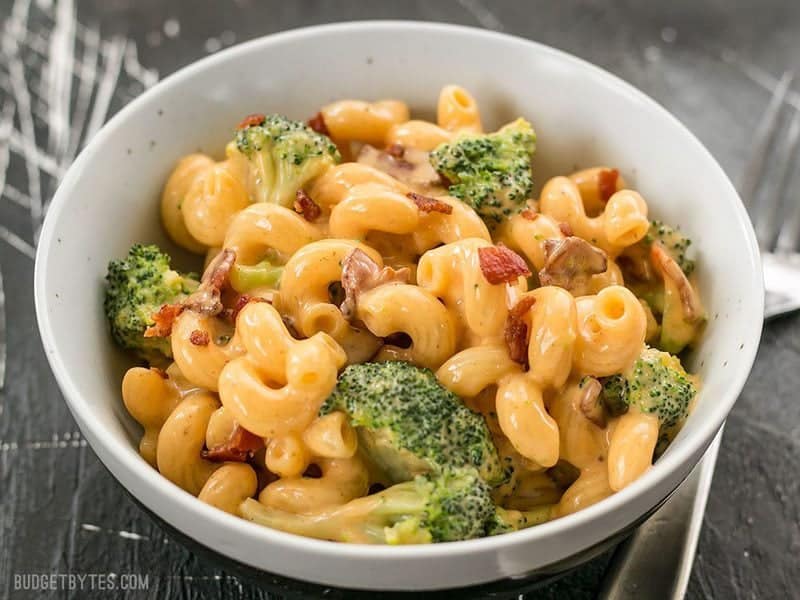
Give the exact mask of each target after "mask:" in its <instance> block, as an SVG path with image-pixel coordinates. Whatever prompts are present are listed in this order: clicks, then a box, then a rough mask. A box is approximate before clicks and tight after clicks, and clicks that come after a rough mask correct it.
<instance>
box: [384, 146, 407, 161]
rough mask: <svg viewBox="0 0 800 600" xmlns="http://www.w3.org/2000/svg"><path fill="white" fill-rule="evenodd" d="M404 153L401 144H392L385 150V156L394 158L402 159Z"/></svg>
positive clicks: (404, 150)
mask: <svg viewBox="0 0 800 600" xmlns="http://www.w3.org/2000/svg"><path fill="white" fill-rule="evenodd" d="M405 153H406V149H405V146H403V145H402V144H397V143H394V144H392V145H391V146H389V147H388V148H386V154H388V155H389V156H394V157H395V158H403V156H404V155H405Z"/></svg>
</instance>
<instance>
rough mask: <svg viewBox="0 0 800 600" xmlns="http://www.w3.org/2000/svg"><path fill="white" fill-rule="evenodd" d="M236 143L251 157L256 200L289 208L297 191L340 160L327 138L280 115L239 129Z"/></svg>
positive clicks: (249, 160) (240, 149) (302, 124)
mask: <svg viewBox="0 0 800 600" xmlns="http://www.w3.org/2000/svg"><path fill="white" fill-rule="evenodd" d="M235 142H236V147H237V149H238V150H239V152H241V153H242V154H243V155H244V156H246V157H247V158H248V163H249V165H250V170H251V178H250V179H251V181H252V182H254V188H255V189H254V190H253V192H254V195H255V198H254V199H255V200H256V201H258V202H272V203H274V204H280V205H281V206H285V207H287V208H289V207H291V206H292V203H293V202H294V199H295V194H296V193H297V190H299V189H300V188H302V187H303V186H304V185H305V184H306V183H308V182H309V181H310V180H312V179H314V178H315V177H317V176H318V175H320V174H322V173H323V172H325V171H326V170H327V169H328V168H329V167H331V166H333V165H335V164H337V163H338V162H339V161H340V160H341V156H340V155H339V150H338V149H337V148H336V145H335V144H334V143H333V142H332V141H331V140H330V139H329V138H328V137H326V136H324V135H322V134H319V133H317V132H316V131H314V130H313V129H311V128H310V127H309V126H308V125H306V124H305V123H303V122H301V121H292V120H290V119H287V118H286V117H283V116H281V115H269V116H268V117H265V119H264V122H263V123H261V124H251V125H249V126H247V127H244V128H243V129H239V130H238V131H237V132H236V139H235Z"/></svg>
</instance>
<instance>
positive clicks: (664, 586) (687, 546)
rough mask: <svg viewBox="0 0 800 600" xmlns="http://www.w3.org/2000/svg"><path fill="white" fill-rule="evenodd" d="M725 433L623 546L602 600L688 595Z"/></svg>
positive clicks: (675, 599)
mask: <svg viewBox="0 0 800 600" xmlns="http://www.w3.org/2000/svg"><path fill="white" fill-rule="evenodd" d="M721 439H722V429H720V431H719V432H718V433H717V436H716V437H715V438H714V441H712V442H711V445H710V446H709V447H708V450H707V451H706V454H705V456H704V457H703V459H702V460H701V461H700V463H699V464H698V465H697V466H696V467H695V468H694V470H693V471H692V472H691V473H690V474H689V477H687V478H686V480H685V481H684V482H683V483H682V484H681V486H680V487H679V488H678V490H677V491H676V492H675V493H674V494H673V495H672V497H671V498H670V499H669V500H667V502H665V503H664V506H662V507H661V508H659V509H658V510H657V511H656V512H655V514H654V515H653V516H652V517H650V518H649V519H648V520H647V521H645V522H644V523H643V524H642V525H641V526H639V528H638V529H637V530H636V531H635V532H634V533H633V535H631V537H630V538H628V540H626V541H625V542H623V543H622V544H620V546H619V547H618V548H617V550H616V552H615V553H614V556H613V557H612V559H611V565H610V566H609V569H608V571H607V573H606V576H605V579H604V580H603V585H602V587H601V590H600V594H599V596H598V597H599V598H601V599H604V600H605V599H608V600H649V599H656V598H657V599H662V598H663V599H667V598H669V599H673V600H678V599H680V598H683V597H684V595H685V594H686V587H687V586H688V585H689V576H690V575H691V573H692V564H693V563H694V555H695V551H696V549H697V540H698V538H699V537H700V529H701V528H702V525H703V515H704V514H705V509H706V502H707V501H708V492H709V490H710V489H711V480H712V478H713V476H714V466H715V465H716V462H717V454H718V453H719V445H720V440H721Z"/></svg>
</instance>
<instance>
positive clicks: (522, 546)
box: [35, 22, 763, 590]
mask: <svg viewBox="0 0 800 600" xmlns="http://www.w3.org/2000/svg"><path fill="white" fill-rule="evenodd" d="M448 83H459V84H461V85H463V86H464V87H466V88H467V89H468V90H470V91H471V92H472V93H473V94H474V95H475V96H476V98H477V100H478V103H479V105H480V108H481V111H482V114H483V117H484V124H485V125H486V126H487V128H489V127H494V126H498V125H500V124H502V123H504V122H506V121H509V120H511V119H513V118H515V117H517V116H518V115H522V116H524V117H526V118H528V119H529V120H530V121H531V122H532V123H533V125H534V127H535V128H536V131H537V134H538V149H537V153H536V156H535V160H534V165H535V169H534V176H535V179H536V182H537V185H541V184H542V183H543V182H544V181H545V180H546V178H547V177H550V176H552V175H555V174H564V173H569V172H571V171H573V170H575V168H576V167H585V166H591V165H595V164H608V165H614V166H616V167H618V168H619V169H620V170H621V171H622V173H623V174H624V175H625V177H626V179H627V180H628V182H630V185H631V186H632V187H634V188H635V189H637V190H639V191H640V192H641V193H642V195H643V196H644V197H645V198H646V199H647V201H648V204H649V206H650V213H651V215H652V216H654V217H656V218H660V219H663V220H666V221H667V222H670V223H673V224H677V225H679V226H680V227H681V229H682V230H683V231H685V232H686V233H688V235H689V236H690V237H691V238H692V239H693V240H694V246H693V248H694V249H695V251H696V253H697V255H698V257H699V263H698V265H699V266H698V277H699V285H700V289H701V291H702V294H703V297H704V300H705V302H706V306H707V308H708V313H709V322H708V326H707V329H706V332H705V335H704V337H703V339H702V342H701V343H700V345H699V346H698V348H697V350H696V351H695V352H694V353H693V355H692V356H691V357H690V359H689V365H688V366H689V368H690V369H692V370H694V371H696V372H698V373H699V374H700V377H701V378H702V380H703V386H702V390H701V392H700V394H699V398H698V401H697V404H696V407H695V409H694V412H693V414H692V415H691V417H690V418H689V419H688V422H687V423H686V426H685V427H684V428H683V431H681V433H680V435H679V436H678V437H677V439H676V440H675V441H674V443H673V444H672V445H671V446H670V448H669V449H668V451H667V452H666V453H665V454H664V455H663V456H662V457H661V458H660V459H659V460H658V461H657V463H656V464H655V466H654V467H653V468H652V469H650V470H649V471H648V472H647V473H646V474H645V475H644V476H643V477H641V478H640V479H639V480H638V481H636V482H635V483H634V484H632V485H630V486H629V487H627V488H625V489H624V490H623V491H621V492H619V493H618V494H615V495H613V496H612V497H610V498H608V499H606V500H603V501H602V502H600V503H598V504H595V505H594V506H591V507H589V508H587V509H586V510H583V511H581V512H579V513H577V514H573V515H570V516H568V517H566V518H562V519H559V520H556V521H552V522H549V523H545V524H543V525H540V526H538V527H534V528H531V529H528V530H525V531H520V532H516V533H512V534H507V535H502V536H498V537H492V538H486V539H478V540H472V541H465V542H457V543H448V544H439V545H428V546H407V547H371V546H362V545H344V544H335V543H331V542H325V541H318V540H313V539H306V538H302V537H296V536H293V535H289V534H286V533H282V532H279V531H273V530H271V529H267V528H264V527H259V526H257V525H254V524H252V523H248V522H246V521H244V520H241V519H237V518H235V517H233V516H230V515H228V514H226V513H223V512H221V511H218V510H216V509H214V508H211V507H210V506H206V505H205V504H203V503H202V502H200V501H199V500H197V499H195V498H194V497H192V496H190V495H189V494H187V493H186V492H184V491H182V490H181V489H179V488H177V487H176V486H174V485H173V484H171V483H170V482H169V481H167V480H166V479H164V478H163V477H162V476H161V475H159V474H158V473H157V472H156V471H155V470H154V469H152V468H151V467H150V466H148V464H147V463H146V462H145V461H144V460H143V459H142V458H141V457H140V456H139V454H138V453H137V450H136V448H137V442H138V437H139V435H140V431H139V428H138V426H137V425H136V423H135V422H133V420H132V419H131V418H130V417H129V416H128V415H127V413H126V412H125V409H124V407H123V405H122V400H121V399H120V381H121V379H122V374H123V372H124V369H125V368H126V367H127V366H129V365H130V364H131V359H130V357H128V356H125V355H123V354H122V353H121V352H120V351H119V350H117V349H116V348H115V347H114V345H113V343H112V341H111V338H110V336H109V334H108V331H107V327H106V323H105V319H104V317H103V310H102V298H103V276H104V274H105V269H106V265H107V263H108V261H109V259H110V258H113V257H119V256H122V255H124V254H125V253H126V251H127V249H128V247H129V246H130V245H131V244H132V243H134V242H142V241H144V242H154V243H159V244H167V242H166V240H165V239H164V235H163V233H162V230H161V227H160V224H159V210H158V202H159V195H160V189H161V186H162V185H163V184H164V181H165V179H166V178H167V176H168V174H169V172H170V170H171V169H172V167H173V166H174V164H175V162H176V160H177V159H178V158H179V157H180V156H181V155H183V154H186V153H189V152H195V151H198V150H199V151H204V152H207V153H210V154H212V155H219V154H220V153H221V151H222V149H223V148H224V145H225V143H226V141H228V140H229V139H230V137H231V132H232V128H233V127H234V126H235V124H236V123H237V122H238V121H239V120H240V119H241V117H242V115H245V114H249V113H253V112H280V113H284V114H287V115H288V116H290V117H294V118H307V117H308V116H309V115H312V114H314V113H315V112H316V111H317V110H318V108H319V107H320V105H322V104H324V103H326V102H329V101H331V100H334V99H340V98H347V97H352V98H364V99H379V98H401V99H404V100H406V101H408V102H409V103H410V105H411V107H412V110H413V111H415V112H416V114H419V115H423V116H426V115H427V116H431V113H432V109H433V107H434V106H435V102H436V98H437V94H438V91H439V89H440V88H441V87H442V86H443V85H445V84H448ZM167 247H169V245H167ZM195 267H197V265H195ZM35 285H36V312H37V315H38V320H39V328H40V331H41V336H42V340H43V342H44V346H45V349H46V351H47V357H48V359H49V361H50V365H51V366H52V369H53V372H54V373H55V376H56V378H57V379H58V382H59V385H60V386H61V390H62V391H63V394H64V397H65V399H66V401H67V403H68V404H69V407H70V409H71V411H72V414H73V415H74V416H75V419H76V421H77V422H78V425H79V426H80V429H81V431H82V432H83V435H84V436H85V438H86V440H87V441H88V442H89V444H90V445H91V447H92V449H93V450H94V452H95V453H96V454H97V456H98V457H99V458H100V460H101V461H102V462H103V463H104V464H105V465H106V467H107V468H108V469H109V471H110V472H111V473H112V474H113V475H114V477H115V478H116V479H117V480H118V481H119V482H120V483H121V484H122V485H123V486H124V487H125V488H126V489H127V490H128V491H129V492H130V493H131V494H132V495H133V496H134V497H135V498H137V500H138V501H139V502H140V503H141V504H142V505H144V506H145V507H146V508H147V509H149V510H150V511H152V512H153V513H155V514H156V515H157V516H158V517H159V518H160V519H161V520H163V521H165V522H166V523H168V524H169V525H170V526H171V527H173V528H175V529H176V530H178V531H179V532H181V533H182V534H183V535H184V536H186V537H187V538H189V539H192V540H194V541H196V542H197V543H198V544H200V545H202V546H204V547H206V548H208V549H210V550H212V551H213V552H215V553H217V554H218V555H222V556H224V557H226V558H227V559H230V560H233V561H237V562H238V563H241V564H244V565H247V566H249V567H252V568H255V569H258V570H262V571H266V572H269V573H274V574H277V575H280V576H286V577H290V578H295V579H300V580H304V581H311V582H316V583H322V584H326V585H333V586H341V587H347V588H354V589H355V588H357V589H384V590H398V589H404V590H430V589H442V588H452V587H457V586H467V585H475V584H482V583H486V582H490V581H496V580H500V579H504V578H509V577H521V576H525V575H527V574H531V573H543V572H550V571H553V570H557V568H558V566H559V565H569V564H573V563H574V562H576V561H579V560H581V559H582V558H584V557H587V556H589V555H590V554H591V549H596V548H598V547H600V546H601V545H602V544H603V543H604V542H606V541H607V540H610V539H613V538H614V537H615V536H618V535H619V534H620V532H623V531H624V530H626V529H627V528H629V527H631V525H633V524H635V523H637V522H638V521H640V520H641V519H642V518H643V517H644V516H645V515H647V514H648V513H649V512H650V511H652V509H653V508H654V507H656V506H657V505H658V504H659V503H660V502H662V501H663V500H664V499H665V498H666V497H667V496H668V495H669V494H670V493H671V492H672V491H673V490H674V489H675V488H676V487H677V486H678V485H679V483H680V482H681V481H682V480H683V479H684V478H685V477H686V475H687V474H688V473H689V471H690V470H691V469H692V467H693V466H694V465H695V464H696V463H697V461H698V460H699V459H700V457H701V456H702V454H703V452H704V451H705V449H706V447H707V446H708V445H709V443H710V442H711V440H712V438H713V437H714V434H715V433H716V432H717V430H718V429H719V428H720V426H721V425H722V423H723V421H724V419H725V417H726V415H727V414H728V412H729V411H730V409H731V407H732V406H733V404H734V402H735V401H736V398H737V395H738V394H739V392H740V390H741V388H742V385H743V384H744V382H745V379H746V378H747V375H748V372H749V371H750V367H751V364H752V362H753V359H754V357H755V354H756V349H757V346H758V342H759V335H760V332H761V324H762V318H761V315H762V314H763V285H762V274H761V267H760V261H759V256H758V248H757V244H756V241H755V237H754V235H753V231H752V228H751V225H750V223H749V221H748V218H747V214H746V212H745V210H744V208H743V206H742V203H741V202H740V200H739V198H738V196H737V194H736V191H735V190H734V188H733V186H732V185H731V183H730V181H729V180H728V178H727V177H726V175H725V173H724V172H723V171H722V169H721V168H720V166H719V165H718V164H717V163H716V161H715V160H714V158H713V157H712V156H711V155H710V154H709V153H708V151H707V150H706V149H705V148H704V147H703V146H702V144H701V143H700V142H699V141H698V140H697V139H696V138H695V137H694V136H693V135H692V134H691V133H690V132H689V131H688V130H687V129H686V128H685V127H684V126H683V125H681V123H679V122H678V121H677V120H676V119H675V118H674V117H673V116H671V115H670V114H669V113H668V112H667V111H666V110H664V109H663V108H662V107H660V106H659V105H658V104H656V103H655V102H654V101H653V100H651V99H650V98H648V97H647V96H645V95H644V94H643V93H641V92H639V91H637V90H636V89H634V88H633V87H631V86H630V85H628V84H627V83H625V82H624V81H622V80H620V79H618V78H616V77H614V76H612V75H610V74H609V73H607V72H605V71H603V70H601V69H599V68H597V67H595V66H592V65H591V64H589V63H587V62H584V61H582V60H579V59H577V58H575V57H572V56H569V55H568V54H565V53H563V52H560V51H557V50H554V49H552V48H549V47H546V46H543V45H540V44H536V43H533V42H529V41H526V40H522V39H519V38H515V37H510V36H507V35H501V34H497V33H491V32H486V31H481V30H477V29H469V28H464V27H455V26H449V25H438V24H430V23H413V22H359V23H344V24H337V25H326V26H321V27H312V28H308V29H300V30H296V31H289V32H286V33H280V34H277V35H271V36H268V37H264V38H261V39H258V40H255V41H252V42H249V43H246V44H242V45H240V46H236V47H234V48H231V49H229V50H226V51H224V52H220V53H218V54H214V55H213V56H210V57H208V58H205V59H203V60H201V61H199V62H197V63H194V64H192V65H190V66H189V67H187V68H185V69H182V70H181V71H179V72H178V73H176V74H174V75H172V76H170V77H168V78H167V79H165V80H164V81H162V82H161V83H159V84H158V85H156V86H155V87H153V88H152V89H150V90H148V91H147V92H145V93H144V94H142V95H141V96H140V97H139V98H137V99H136V100H134V101H133V102H131V104H130V105H128V106H127V107H125V108H124V109H123V110H122V111H120V113H119V114H117V115H116V116H115V117H114V118H113V119H112V120H111V121H110V122H109V123H108V124H107V125H106V126H105V127H104V128H103V129H102V131H100V132H99V133H98V134H97V135H96V136H95V137H94V138H93V139H92V140H91V142H90V143H89V145H88V146H87V148H86V149H85V150H84V151H83V152H82V153H81V155H80V156H79V158H78V159H77V160H76V161H75V163H74V164H73V165H72V166H71V168H70V169H69V171H68V172H67V174H66V176H65V178H64V180H63V182H62V184H61V186H60V187H59V189H58V192H57V193H56V195H55V198H54V200H53V202H52V205H51V207H50V210H49V213H48V215H47V218H46V221H45V224H44V228H43V230H42V233H41V238H40V242H39V248H38V254H37V260H36V275H35ZM587 550H588V551H589V552H588V553H587Z"/></svg>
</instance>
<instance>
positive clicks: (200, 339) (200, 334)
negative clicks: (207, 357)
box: [189, 329, 210, 346]
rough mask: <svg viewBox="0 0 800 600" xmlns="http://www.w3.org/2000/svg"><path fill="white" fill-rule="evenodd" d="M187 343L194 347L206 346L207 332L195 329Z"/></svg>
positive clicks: (208, 339) (207, 340)
mask: <svg viewBox="0 0 800 600" xmlns="http://www.w3.org/2000/svg"><path fill="white" fill-rule="evenodd" d="M189 341H190V342H192V344H194V345H195V346H208V342H209V341H210V338H209V337H208V332H207V331H202V330H200V329H195V330H194V331H192V333H191V334H190V335H189Z"/></svg>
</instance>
